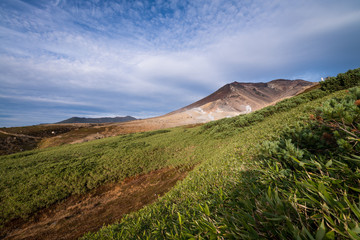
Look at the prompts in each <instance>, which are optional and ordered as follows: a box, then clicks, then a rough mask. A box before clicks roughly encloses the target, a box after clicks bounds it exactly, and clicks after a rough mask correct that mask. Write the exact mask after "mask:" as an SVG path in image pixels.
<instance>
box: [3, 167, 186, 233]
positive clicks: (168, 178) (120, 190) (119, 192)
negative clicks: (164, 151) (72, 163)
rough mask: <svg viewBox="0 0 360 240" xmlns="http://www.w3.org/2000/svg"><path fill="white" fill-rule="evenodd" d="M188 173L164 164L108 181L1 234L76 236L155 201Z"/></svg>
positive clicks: (6, 228) (10, 227)
mask: <svg viewBox="0 0 360 240" xmlns="http://www.w3.org/2000/svg"><path fill="white" fill-rule="evenodd" d="M186 173H187V171H186V170H184V169H177V168H164V169H160V170H156V171H153V172H150V173H148V174H144V175H140V176H137V177H133V178H129V179H127V180H125V181H123V182H121V183H109V184H105V185H104V186H101V187H99V188H98V189H95V190H94V191H92V192H90V193H88V194H85V195H81V196H71V197H69V198H68V199H66V200H65V201H63V202H61V203H58V204H55V205H54V206H52V207H50V208H47V209H44V210H41V211H39V212H38V213H36V214H35V215H34V216H33V217H32V218H31V219H30V220H29V221H24V220H17V221H13V222H11V223H9V224H8V225H7V226H5V229H3V230H4V231H3V233H2V234H1V235H3V234H4V235H5V239H77V238H79V237H81V236H82V235H83V234H84V233H86V232H93V231H97V230H98V229H100V228H101V227H102V226H103V225H104V224H111V223H114V222H116V221H118V220H119V219H121V217H122V216H123V215H124V214H126V213H130V212H133V211H136V210H139V209H140V208H142V207H143V206H144V205H147V204H149V203H151V202H153V201H155V200H156V199H157V198H158V197H159V196H161V195H163V194H164V193H166V192H167V191H169V190H170V188H171V187H173V186H174V185H175V183H176V182H177V181H178V180H181V179H183V178H184V177H185V176H186ZM4 235H3V236H4ZM0 238H1V237H0Z"/></svg>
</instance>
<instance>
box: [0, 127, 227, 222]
mask: <svg viewBox="0 0 360 240" xmlns="http://www.w3.org/2000/svg"><path fill="white" fill-rule="evenodd" d="M223 144H224V143H223V142H219V141H203V138H202V136H200V135H198V132H197V131H196V130H194V129H185V128H175V129H171V130H159V131H155V132H148V133H139V134H129V135H124V136H119V137H113V138H106V139H101V140H96V141H92V142H87V143H82V144H75V145H65V146H62V147H54V148H49V149H44V150H33V151H28V152H23V153H18V154H13V155H7V156H2V157H0V176H1V178H0V199H1V204H0V217H1V222H2V223H4V222H6V221H9V220H11V219H14V218H16V217H23V218H26V217H27V216H28V215H29V214H31V213H32V212H34V211H36V210H38V209H41V208H44V207H47V206H49V205H51V204H53V203H55V202H57V201H60V200H62V199H64V198H66V197H68V196H69V195H72V194H81V193H84V192H87V191H88V190H90V189H93V188H96V187H98V186H99V185H101V184H103V183H105V182H108V181H118V180H122V179H124V178H126V177H129V176H134V175H136V174H140V173H145V172H149V171H151V170H155V169H159V168H163V167H166V166H179V165H184V166H185V165H194V164H196V163H198V162H201V161H203V160H205V159H206V158H208V157H209V156H211V155H212V154H213V152H215V151H216V150H217V149H218V148H219V147H221V146H222V145H223Z"/></svg>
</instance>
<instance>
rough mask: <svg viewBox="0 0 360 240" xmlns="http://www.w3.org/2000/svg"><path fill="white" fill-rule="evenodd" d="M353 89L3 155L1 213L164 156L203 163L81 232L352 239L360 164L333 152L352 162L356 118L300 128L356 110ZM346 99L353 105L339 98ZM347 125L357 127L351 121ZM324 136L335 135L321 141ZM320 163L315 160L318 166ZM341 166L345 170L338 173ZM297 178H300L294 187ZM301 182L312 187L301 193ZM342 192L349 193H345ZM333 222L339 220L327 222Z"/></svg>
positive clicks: (22, 211)
mask: <svg viewBox="0 0 360 240" xmlns="http://www.w3.org/2000/svg"><path fill="white" fill-rule="evenodd" d="M356 83H357V82H356ZM357 94H358V93H354V92H351V93H349V92H346V91H338V92H334V93H331V91H330V89H322V90H321V89H317V90H314V91H311V92H308V93H304V94H302V95H299V96H297V97H294V98H291V99H287V100H285V101H282V102H280V103H278V104H276V105H275V106H271V107H268V108H265V109H263V110H260V111H257V112H254V113H251V114H248V115H244V116H238V117H235V118H231V119H224V120H220V121H215V122H211V123H208V124H205V125H203V126H199V127H194V128H186V127H179V128H174V129H168V130H159V131H154V132H146V133H139V134H129V135H124V136H119V137H113V138H107V139H101V140H97V141H92V142H88V143H82V144H76V145H66V146H62V147H54V148H49V149H44V150H34V151H28V152H23V153H19V154H13V155H9V156H3V157H0V175H1V178H0V200H1V204H0V208H1V209H0V214H1V215H0V218H1V223H2V224H4V223H6V222H8V221H10V220H11V219H14V218H17V217H23V218H26V217H27V216H29V215H30V214H31V213H33V212H35V211H37V210H38V209H41V208H44V207H47V206H49V205H51V204H53V203H55V202H58V201H61V200H62V199H65V198H66V197H68V196H70V195H73V194H81V193H84V192H87V191H89V190H90V189H93V188H96V187H98V186H100V185H102V184H103V183H105V182H109V181H118V180H122V179H124V178H126V177H129V176H133V175H136V174H140V173H145V172H149V171H151V170H154V169H160V168H163V167H167V166H183V167H188V166H193V165H196V164H199V163H200V164H199V165H198V166H197V167H196V168H195V169H194V170H193V171H192V172H191V173H190V174H189V175H188V177H187V178H186V179H185V180H184V181H183V182H181V183H180V184H178V185H177V186H176V187H175V188H174V189H173V190H171V191H170V192H169V193H168V194H167V195H166V196H164V197H163V198H161V199H160V200H159V201H158V202H157V203H155V204H152V205H150V206H148V207H145V208H144V209H143V210H140V211H139V212H136V213H133V214H130V215H127V216H126V217H125V218H123V219H122V220H121V222H120V223H119V224H116V225H112V226H109V227H106V228H103V229H102V230H101V231H100V232H98V233H93V234H88V235H86V236H85V237H84V238H85V239H93V238H95V239H104V238H111V237H116V238H120V239H146V238H151V239H161V238H169V239H179V238H180V239H188V238H194V239H199V238H245V239H246V238H253V239H259V238H260V239H261V238H265V239H269V238H297V237H298V238H299V239H302V238H304V239H305V238H310V239H311V238H314V239H315V238H316V239H323V237H324V236H326V238H328V239H333V238H334V237H335V236H336V237H339V236H342V237H344V238H351V237H353V238H354V239H356V237H357V235H356V234H358V233H359V232H360V231H359V229H358V220H359V215H358V207H357V205H358V204H359V202H358V201H359V200H358V199H356V198H355V197H354V196H355V194H354V192H353V191H355V192H357V191H360V190H359V188H360V187H359V186H358V184H359V182H357V181H356V179H358V178H356V177H357V175H356V174H358V171H359V170H358V165H356V164H350V165H349V164H347V163H346V162H344V161H343V158H338V157H336V156H339V154H340V153H341V154H343V155H344V153H345V155H344V157H346V158H352V159H355V160H354V161H355V162H356V159H357V157H356V156H358V153H359V152H358V150H357V149H355V148H351V147H352V146H357V144H356V143H357V142H358V141H359V137H354V136H352V135H349V136H347V135H346V134H345V133H346V131H348V132H349V131H350V132H352V134H355V136H359V135H356V134H357V132H356V131H358V127H359V126H358V125H356V124H358V123H359V122H358V120H359V119H358V118H357V117H356V116H357V115H356V114H355V113H354V114H351V115H350V117H349V116H346V118H349V119H350V118H353V119H352V121H353V122H351V123H348V125H346V126H342V125H340V127H342V128H345V129H346V131H345V133H342V132H341V131H339V129H337V130H334V131H333V132H331V131H330V130H331V129H330V130H327V131H328V134H329V136H327V135H326V134H325V135H324V132H321V131H317V132H316V131H315V132H314V133H313V132H312V131H310V130H306V129H327V128H326V127H328V128H331V126H330V125H329V126H326V124H325V123H327V124H330V123H333V122H332V118H333V117H334V116H333V115H332V114H333V113H332V111H331V109H337V106H338V105H339V106H340V105H343V107H339V109H346V110H343V111H342V112H343V113H347V112H349V111H355V112H356V111H357V110H358V109H359V107H358V106H357V105H355V100H357V99H356V98H357V97H359V98H360V95H359V96H357ZM345 96H352V97H348V98H351V99H350V100H349V101H350V102H348V103H341V104H340V103H339V104H338V103H337V102H334V103H331V104H332V105H331V104H330V103H329V104H330V105H329V104H328V105H326V107H327V108H328V110H326V111H325V110H324V109H323V110H321V111H320V110H317V111H315V110H316V109H317V108H318V107H320V106H321V105H322V104H324V102H326V101H327V100H329V99H332V98H334V97H337V98H343V97H345ZM333 101H335V100H333ZM339 101H340V100H339ZM351 101H352V102H351ZM351 104H352V105H351ZM350 105H351V106H355V108H351V107H349V108H346V107H348V106H350ZM354 109H355V110H354ZM338 111H340V110H338ZM324 114H325V115H324ZM326 114H327V115H326ZM334 114H335V113H334ZM345 115H346V114H345ZM339 116H340V118H341V116H342V115H339ZM354 116H355V117H354ZM326 117H327V118H328V120H327V119H326ZM309 119H314V120H312V122H310V123H309V124H308V125H306V126H305V125H301V124H300V122H304V121H308V120H309ZM319 119H323V122H321V121H319ZM326 121H328V122H326ZM349 121H350V120H349ZM322 123H324V124H325V125H324V126H322V125H320V124H322ZM339 123H341V121H340V122H339ZM312 124H313V125H312ZM316 124H319V125H316ZM349 124H350V125H349ZM354 124H355V125H354ZM352 125H354V128H353V129H355V133H353V131H352V130H353V129H350V130H349V129H348V128H349V127H350V126H352ZM289 129H290V130H289ZM291 129H297V130H296V131H295V132H294V131H293V130H291ZM302 131H303V132H302ZM335 131H337V133H335ZM304 133H306V134H307V135H306V134H304ZM337 134H339V137H338V135H337ZM344 134H345V135H344ZM323 135H324V136H325V137H324V136H323ZM304 136H306V137H304ZM327 137H328V139H327V140H329V141H330V143H331V144H333V145H331V144H330V145H329V146H327V145H326V141H325V140H326V138H327ZM351 137H352V138H351ZM322 138H324V139H325V140H324V139H322ZM289 139H291V140H289ZM309 139H310V140H312V141H313V142H315V143H316V142H320V143H322V144H323V145H321V146H320V147H319V146H317V147H318V148H321V149H322V148H324V149H327V150H326V153H321V155H320V154H318V153H317V152H314V149H311V147H315V146H316V145H314V144H313V145H311V146H306V144H304V143H303V142H305V143H306V142H307V141H308V140H309ZM319 139H320V140H321V141H320V140H319ZM349 139H350V140H349ZM298 140H301V141H302V142H301V141H300V142H299V143H295V142H296V141H298ZM318 140H319V141H318ZM267 141H272V142H267ZM324 141H325V142H324ZM334 141H335V142H334ZM347 142H348V144H347ZM260 143H264V145H263V146H260ZM294 143H295V145H294ZM349 144H350V145H349ZM303 145H304V146H303ZM299 146H301V147H302V149H301V150H298V148H299ZM327 147H328V148H327ZM339 147H343V148H344V149H348V150H349V149H350V148H351V151H352V152H350V153H351V154H350V155H349V154H347V153H346V151H345V150H344V149H343V150H342V152H340V153H339V152H337V150H336V149H339ZM284 149H285V150H284ZM353 149H354V150H353ZM333 150H334V151H333ZM301 151H302V152H301ZM299 152H301V153H302V154H300V153H299ZM260 153H261V154H260ZM311 154H312V155H311ZM353 155H354V156H355V157H353ZM284 156H285V157H284ZM317 156H320V157H319V159H317V158H316V157H317ZM334 156H335V158H334V159H333V158H332V157H334ZM293 157H294V158H295V159H294V160H293V162H291V161H290V160H289V159H293ZM300 157H301V158H300ZM344 159H345V158H344ZM330 160H331V162H329V161H330ZM315 162H318V163H315ZM319 165H320V166H321V168H320V170H318V169H319V168H316V167H317V166H319ZM298 166H300V169H299V167H298ZM314 166H315V167H314ZM314 169H315V170H314ZM338 169H340V170H339V171H338ZM344 174H345V175H346V176H349V178H350V179H344V180H343V179H342V178H340V176H342V175H344ZM309 176H310V178H309V179H306V177H309ZM313 178H316V181H315V180H314V181H313ZM354 179H355V181H352V180H354ZM353 182H354V183H353ZM331 184H333V185H334V184H335V185H336V186H335V187H338V185H339V187H338V188H334V186H333V185H331ZM341 184H343V185H341ZM356 184H357V185H356ZM297 185H299V186H300V187H293V186H297ZM340 185H341V186H340ZM301 186H302V187H301ZM311 187H313V188H311ZM304 189H310V190H312V189H313V190H312V192H310V193H308V192H306V191H304ZM314 189H315V190H314ZM324 189H325V190H324ZM333 189H335V190H333ZM349 189H351V191H350V192H349V191H347V190H349ZM344 192H346V194H348V196H349V197H347V198H345V197H344V196H345V193H344ZM317 193H320V194H317ZM314 195H315V196H314ZM328 196H331V197H332V198H334V199H337V198H339V199H340V198H341V199H342V202H341V204H342V205H341V206H339V207H338V208H339V209H340V210H339V211H330V210H329V211H327V209H331V208H332V207H333V205H331V204H334V202H335V201H334V200H329V197H328ZM319 198H320V199H319ZM325 199H326V200H325ZM324 201H325V202H324ZM324 203H326V204H327V205H324ZM349 203H350V204H349ZM341 207H342V208H341ZM289 209H290V210H289ZM353 209H354V210H353ZM288 210H289V212H290V213H289V214H288V213H287V212H288ZM349 210H351V211H349ZM325 213H328V215H326V216H327V217H325ZM341 214H342V215H341ZM343 219H345V220H344V221H343ZM337 224H342V225H341V226H340V227H334V226H337ZM283 226H285V227H283ZM354 236H355V237H354Z"/></svg>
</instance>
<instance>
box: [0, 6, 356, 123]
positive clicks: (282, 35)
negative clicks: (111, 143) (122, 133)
mask: <svg viewBox="0 0 360 240" xmlns="http://www.w3.org/2000/svg"><path fill="white" fill-rule="evenodd" d="M359 43H360V1H359V0H342V1H338V0H336V1H334V0H296V1H295V0H287V1H285V0H281V1H279V0H254V1H250V0H244V1H242V0H236V1H229V0H212V1H210V0H208V1H202V0H192V1H185V0H171V1H165V0H154V1H125V0H122V1H112V0H106V1H101V0H92V1H83V0H76V1H75V0H73V1H70V0H66V1H65V0H53V1H51V0H31V1H30V0H28V1H19V0H0V126H7V127H9V126H22V125H32V124H39V123H50V122H57V121H60V120H63V119H66V118H69V117H72V116H80V117H100V116H125V115H131V116H135V117H139V118H145V117H151V116H157V115H161V114H165V113H168V112H170V111H173V110H176V109H178V108H180V107H183V106H185V105H188V104H190V103H192V102H194V101H196V100H199V99H200V98H202V97H205V96H207V95H208V94H210V93H212V92H213V91H215V90H217V89H218V88H219V87H221V86H223V85H224V84H226V83H230V82H233V81H238V82H267V81H270V80H273V79H277V78H287V79H297V78H302V79H305V80H309V81H319V80H320V78H321V77H326V76H334V75H336V74H337V73H340V72H345V71H347V70H348V69H353V68H357V67H360V44H359Z"/></svg>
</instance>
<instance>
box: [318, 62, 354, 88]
mask: <svg viewBox="0 0 360 240" xmlns="http://www.w3.org/2000/svg"><path fill="white" fill-rule="evenodd" d="M320 84H321V89H322V90H324V91H331V92H333V91H338V90H342V89H348V88H351V87H355V86H359V85H360V68H356V69H352V70H349V71H347V72H346V73H339V74H338V75H337V76H336V77H329V78H327V79H326V80H325V81H323V82H320Z"/></svg>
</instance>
